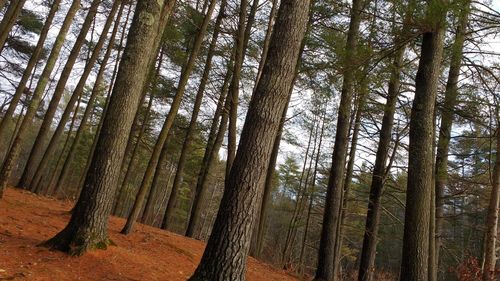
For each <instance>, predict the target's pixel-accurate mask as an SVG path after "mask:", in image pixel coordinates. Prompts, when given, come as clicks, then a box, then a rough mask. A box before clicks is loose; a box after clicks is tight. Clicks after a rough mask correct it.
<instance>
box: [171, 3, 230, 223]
mask: <svg viewBox="0 0 500 281" xmlns="http://www.w3.org/2000/svg"><path fill="white" fill-rule="evenodd" d="M226 4H227V1H226V0H222V2H221V4H220V9H219V15H218V16H217V19H216V21H215V27H214V32H213V35H212V41H211V42H210V46H209V49H208V53H207V58H206V61H205V68H204V70H203V74H202V77H201V80H200V85H199V86H198V91H197V93H196V97H195V101H194V105H193V112H192V114H191V120H190V122H189V125H188V128H187V132H186V136H185V138H184V142H183V144H182V149H181V155H180V156H179V161H178V162H177V171H176V173H175V176H174V182H173V184H172V192H171V193H170V196H169V197H168V202H167V208H166V211H165V227H168V221H171V220H172V216H173V214H174V210H175V204H176V203H177V196H178V192H179V187H180V186H181V184H182V176H183V173H184V166H185V164H186V160H187V156H188V153H189V152H190V146H191V142H192V138H193V133H194V131H195V129H196V124H197V121H198V114H199V113H200V107H201V103H202V101H203V95H204V93H205V88H206V85H207V82H208V78H209V77H208V76H209V74H210V70H211V69H212V59H213V56H214V52H215V47H216V45H217V39H218V38H219V33H220V26H221V24H222V20H223V19H224V16H225V9H226Z"/></svg>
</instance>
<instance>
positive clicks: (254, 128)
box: [189, 0, 309, 281]
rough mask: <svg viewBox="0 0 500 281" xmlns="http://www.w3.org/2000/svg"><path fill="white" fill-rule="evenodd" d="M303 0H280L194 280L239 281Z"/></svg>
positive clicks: (288, 81) (298, 38)
mask: <svg viewBox="0 0 500 281" xmlns="http://www.w3.org/2000/svg"><path fill="white" fill-rule="evenodd" d="M308 10H309V1H308V0H293V1H292V0H283V1H282V2H281V5H280V8H279V12H278V17H277V20H276V24H275V32H274V33H273V36H272V38H271V43H270V47H269V55H268V58H267V61H266V64H265V66H264V71H263V73H262V78H261V79H260V81H259V85H258V86H257V88H256V90H255V91H254V94H253V96H252V99H251V101H250V106H249V109H248V113H247V118H246V120H245V124H244V126H243V131H242V135H241V141H240V145H239V149H238V152H237V154H236V157H235V160H234V164H233V166H232V168H231V172H230V175H229V177H228V180H227V181H226V188H225V190H224V195H223V197H222V201H221V205H220V208H219V211H218V214H217V218H216V220H215V224H214V227H213V230H212V234H211V235H210V238H209V241H208V243H207V247H206V249H205V252H204V254H203V257H202V259H201V262H200V264H199V265H198V268H197V269H196V271H195V273H194V275H193V276H192V277H191V278H190V279H189V280H191V281H194V280H213V281H217V280H221V281H222V280H245V269H246V261H247V253H248V249H249V246H250V241H251V235H252V229H253V222H254V219H255V216H256V215H257V211H258V207H257V206H259V205H260V204H259V203H260V201H261V199H262V198H261V197H262V192H263V184H264V181H265V177H266V171H267V166H268V165H269V160H270V157H271V152H272V147H273V143H274V140H275V138H276V134H277V133H278V129H279V124H280V121H281V115H282V113H283V110H284V109H285V105H286V102H287V100H288V95H289V93H290V88H291V87H292V83H293V77H294V73H295V68H296V66H297V59H298V57H299V53H300V46H301V42H302V39H303V37H304V34H305V31H306V25H307V20H308V15H309V12H308Z"/></svg>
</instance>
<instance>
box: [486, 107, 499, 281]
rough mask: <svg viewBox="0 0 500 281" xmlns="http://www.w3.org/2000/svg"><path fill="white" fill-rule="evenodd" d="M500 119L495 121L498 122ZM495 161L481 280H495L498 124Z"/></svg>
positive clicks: (497, 204) (497, 203)
mask: <svg viewBox="0 0 500 281" xmlns="http://www.w3.org/2000/svg"><path fill="white" fill-rule="evenodd" d="M497 114H498V109H497ZM499 120H500V119H497V123H499V124H500V121H499ZM496 142H497V145H496V150H497V155H496V161H495V168H494V170H493V179H492V181H491V182H492V186H491V195H490V202H489V205H488V214H487V217H486V235H485V243H484V261H483V264H484V266H483V280H484V281H490V280H495V275H496V274H495V273H496V270H497V268H496V267H495V266H496V261H497V257H496V252H497V248H496V247H497V246H496V245H497V244H496V242H497V234H498V209H499V202H500V125H498V127H497V132H496Z"/></svg>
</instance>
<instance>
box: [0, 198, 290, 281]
mask: <svg viewBox="0 0 500 281" xmlns="http://www.w3.org/2000/svg"><path fill="white" fill-rule="evenodd" d="M71 207H72V203H71V202H64V201H58V200H55V199H52V198H46V197H40V196H36V195H34V194H31V193H28V192H25V191H21V190H19V189H13V188H8V189H7V190H6V191H5V194H4V198H3V199H2V200H0V280H57V281H60V280H141V281H142V280H168V281H177V280H186V279H187V278H188V277H189V276H190V275H191V274H192V273H193V271H194V270H195V268H196V265H197V264H198V262H199V260H200V258H201V255H202V254H203V249H204V247H205V244H204V243H203V242H200V241H197V240H193V239H189V238H186V237H183V236H180V235H177V234H174V233H171V232H167V231H164V230H160V229H157V228H153V227H149V226H145V225H142V224H136V226H135V230H134V232H133V233H132V234H130V235H128V236H125V235H122V234H120V233H119V231H120V229H121V227H122V226H123V224H124V220H123V219H121V218H116V217H112V218H111V221H110V235H111V239H112V240H113V241H114V242H115V243H116V244H117V246H112V247H109V248H108V250H97V251H93V252H91V253H88V254H86V255H84V256H82V257H70V256H68V255H66V254H64V253H61V252H55V251H49V250H47V249H45V248H41V247H37V244H39V243H41V242H43V241H45V240H47V239H48V238H50V237H52V236H53V235H55V234H56V233H57V232H58V231H59V230H61V229H62V228H63V227H64V226H65V224H66V222H67V221H68V219H69V213H68V211H69V210H70V209H71ZM247 280H253V281H260V280H263V281H264V280H266V281H267V280H269V281H274V280H276V281H278V280H279V281H287V280H290V281H291V280H298V279H296V278H294V277H292V276H290V275H288V274H286V273H285V272H283V271H280V270H278V269H275V268H273V267H271V266H270V265H267V264H264V263H261V262H259V261H257V260H255V259H253V258H249V262H248V267H247Z"/></svg>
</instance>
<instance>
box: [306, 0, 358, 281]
mask: <svg viewBox="0 0 500 281" xmlns="http://www.w3.org/2000/svg"><path fill="white" fill-rule="evenodd" d="M363 5H366V3H363V1H361V0H354V1H353V2H352V7H351V21H350V23H349V30H348V32H347V41H346V47H345V50H346V54H345V57H344V58H343V79H344V80H343V84H342V93H341V98H340V104H339V113H338V117H337V131H336V136H335V145H334V148H333V155H332V167H331V170H330V176H329V179H328V189H327V194H326V200H325V213H324V215H323V227H322V231H321V241H320V247H319V251H318V267H317V269H316V275H315V277H314V279H315V280H317V281H322V280H325V281H329V280H334V279H335V278H337V277H336V276H337V274H338V270H339V266H340V264H339V261H340V259H338V258H336V257H335V255H336V254H337V255H338V254H339V253H338V251H337V250H336V249H337V247H336V244H337V243H338V242H339V237H338V235H337V229H338V227H339V221H340V214H341V206H342V191H343V186H342V183H343V179H344V170H345V162H346V155H347V146H348V141H349V118H350V116H351V103H352V100H353V91H354V79H355V67H356V64H355V63H354V58H355V52H356V46H357V40H358V35H359V25H360V23H361V13H362V7H363Z"/></svg>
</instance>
